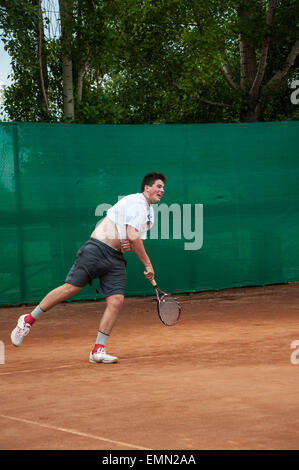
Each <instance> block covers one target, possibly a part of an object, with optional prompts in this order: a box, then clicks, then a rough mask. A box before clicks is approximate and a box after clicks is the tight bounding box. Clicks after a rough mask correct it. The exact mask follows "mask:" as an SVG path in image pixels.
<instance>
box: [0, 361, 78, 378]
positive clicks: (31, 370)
mask: <svg viewBox="0 0 299 470" xmlns="http://www.w3.org/2000/svg"><path fill="white" fill-rule="evenodd" d="M67 367H75V366H74V364H68V365H65V366H56V367H44V368H43V369H23V370H11V371H9V372H0V376H1V375H12V374H27V373H29V372H43V371H46V370H57V369H65V368H67Z"/></svg>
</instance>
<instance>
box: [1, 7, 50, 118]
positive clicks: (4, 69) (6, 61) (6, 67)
mask: <svg viewBox="0 0 299 470" xmlns="http://www.w3.org/2000/svg"><path fill="white" fill-rule="evenodd" d="M42 7H43V8H44V9H45V10H46V11H48V12H49V13H48V15H49V19H50V24H49V27H48V28H49V29H48V32H46V31H45V33H46V34H48V35H50V36H51V37H57V36H58V35H59V22H58V16H59V15H58V10H59V7H58V0H42ZM10 73H11V67H10V56H9V54H8V53H7V52H6V51H5V50H4V43H3V41H2V40H1V39H0V113H1V111H2V105H1V88H3V86H7V85H10V83H11V79H10V78H9V77H8V75H9V74H10Z"/></svg>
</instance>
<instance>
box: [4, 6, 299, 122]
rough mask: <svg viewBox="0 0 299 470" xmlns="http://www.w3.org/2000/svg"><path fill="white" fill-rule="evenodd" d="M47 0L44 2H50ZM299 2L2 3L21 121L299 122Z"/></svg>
mask: <svg viewBox="0 0 299 470" xmlns="http://www.w3.org/2000/svg"><path fill="white" fill-rule="evenodd" d="M44 1H45V0H44ZM298 11H299V4H298V1H297V0H283V1H282V0H228V1H227V2H223V1H221V0H163V1H160V0H113V1H111V0H59V21H60V23H61V37H52V38H51V37H46V35H45V25H47V24H48V22H49V14H48V12H47V10H46V9H45V8H42V4H41V0H10V2H7V1H6V0H0V27H2V28H3V31H4V34H3V35H2V37H3V39H4V40H5V42H6V48H7V49H8V50H9V52H10V54H11V57H12V68H13V73H14V79H13V83H12V85H11V86H10V87H8V88H6V90H5V98H6V99H5V109H6V112H7V113H8V115H9V116H10V118H11V119H17V120H47V121H57V120H66V121H70V122H86V123H108V122H110V123H118V122H119V123H134V122H136V123H151V122H236V121H245V122H248V121H258V120H263V119H266V120H277V119H292V118H296V114H295V111H294V109H295V107H294V105H292V104H291V102H290V94H291V90H290V83H291V82H292V80H295V79H296V78H298V52H299V41H298V16H299V15H298Z"/></svg>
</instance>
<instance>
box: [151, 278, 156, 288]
mask: <svg viewBox="0 0 299 470" xmlns="http://www.w3.org/2000/svg"><path fill="white" fill-rule="evenodd" d="M150 283H151V284H152V285H153V286H154V287H156V286H157V283H156V281H155V279H153V280H152V281H150Z"/></svg>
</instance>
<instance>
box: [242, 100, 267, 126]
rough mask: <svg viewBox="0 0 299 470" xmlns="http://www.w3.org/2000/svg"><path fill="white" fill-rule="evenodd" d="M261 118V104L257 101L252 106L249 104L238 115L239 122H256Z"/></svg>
mask: <svg viewBox="0 0 299 470" xmlns="http://www.w3.org/2000/svg"><path fill="white" fill-rule="evenodd" d="M262 117H263V109H262V106H261V103H259V102H258V101H257V102H255V103H254V104H249V106H248V108H246V109H245V110H242V111H241V113H240V121H241V122H258V121H261V120H262Z"/></svg>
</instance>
